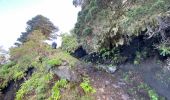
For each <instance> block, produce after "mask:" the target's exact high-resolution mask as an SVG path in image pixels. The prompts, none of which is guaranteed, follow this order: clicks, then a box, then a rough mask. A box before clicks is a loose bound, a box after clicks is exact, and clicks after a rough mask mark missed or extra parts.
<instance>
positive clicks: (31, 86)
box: [15, 73, 53, 100]
mask: <svg viewBox="0 0 170 100" xmlns="http://www.w3.org/2000/svg"><path fill="white" fill-rule="evenodd" d="M52 78H53V76H52V74H51V73H34V74H33V75H32V77H31V78H30V79H29V80H27V81H25V82H24V83H23V84H22V85H21V88H20V89H19V90H18V92H17V94H16V98H15V99H16V100H23V97H24V95H25V94H27V93H29V92H31V91H35V93H36V96H37V97H38V98H39V100H42V99H41V98H43V99H44V98H45V92H46V90H47V89H48V85H49V84H48V83H49V82H50V80H51V79H52Z"/></svg>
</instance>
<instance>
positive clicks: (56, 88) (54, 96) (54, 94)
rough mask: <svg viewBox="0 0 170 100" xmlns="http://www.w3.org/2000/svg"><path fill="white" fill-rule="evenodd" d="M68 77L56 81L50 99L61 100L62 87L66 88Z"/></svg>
mask: <svg viewBox="0 0 170 100" xmlns="http://www.w3.org/2000/svg"><path fill="white" fill-rule="evenodd" d="M67 83H68V82H67V80H66V79H61V80H59V81H57V82H56V83H55V85H54V86H53V88H52V95H51V97H50V100H59V99H60V97H61V96H60V95H61V94H60V89H61V88H65V87H66V85H67Z"/></svg>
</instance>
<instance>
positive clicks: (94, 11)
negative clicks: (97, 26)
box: [90, 6, 98, 17]
mask: <svg viewBox="0 0 170 100" xmlns="http://www.w3.org/2000/svg"><path fill="white" fill-rule="evenodd" d="M97 12H98V7H97V6H94V7H92V8H91V9H90V14H91V16H93V17H94V15H95V14H97Z"/></svg>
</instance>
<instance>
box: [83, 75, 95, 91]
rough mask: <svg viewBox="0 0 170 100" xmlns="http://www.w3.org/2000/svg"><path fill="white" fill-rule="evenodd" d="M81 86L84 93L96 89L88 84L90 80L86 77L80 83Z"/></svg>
mask: <svg viewBox="0 0 170 100" xmlns="http://www.w3.org/2000/svg"><path fill="white" fill-rule="evenodd" d="M80 86H81V88H82V89H83V90H84V92H85V93H95V92H96V90H95V89H94V88H93V87H92V86H91V85H90V81H89V79H88V78H84V79H83V82H82V83H81V84H80Z"/></svg>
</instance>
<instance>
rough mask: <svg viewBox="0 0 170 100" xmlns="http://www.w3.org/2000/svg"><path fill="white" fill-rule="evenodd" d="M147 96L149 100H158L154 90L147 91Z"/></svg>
mask: <svg viewBox="0 0 170 100" xmlns="http://www.w3.org/2000/svg"><path fill="white" fill-rule="evenodd" d="M148 94H149V97H150V100H158V98H159V96H158V95H157V93H156V92H155V91H154V90H149V91H148Z"/></svg>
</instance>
